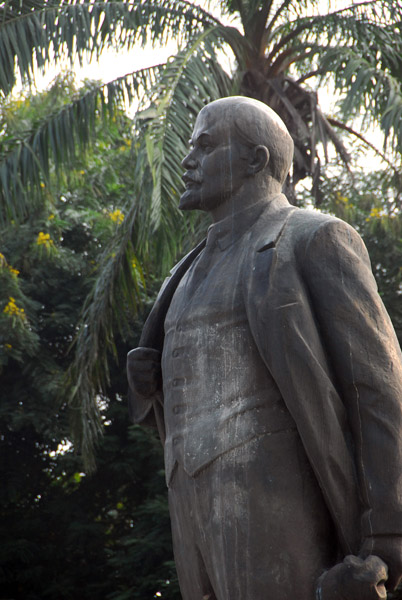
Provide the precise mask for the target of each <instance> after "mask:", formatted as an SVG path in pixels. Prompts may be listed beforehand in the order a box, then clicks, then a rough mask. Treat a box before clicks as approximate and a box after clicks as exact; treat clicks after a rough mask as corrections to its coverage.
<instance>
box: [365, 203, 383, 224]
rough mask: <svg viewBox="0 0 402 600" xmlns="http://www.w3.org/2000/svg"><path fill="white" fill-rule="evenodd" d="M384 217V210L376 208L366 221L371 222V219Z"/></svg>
mask: <svg viewBox="0 0 402 600" xmlns="http://www.w3.org/2000/svg"><path fill="white" fill-rule="evenodd" d="M382 216H383V213H382V210H381V208H378V207H377V206H374V207H373V208H372V209H371V211H370V214H369V216H368V217H366V221H367V222H368V221H370V220H371V219H381V217H382Z"/></svg>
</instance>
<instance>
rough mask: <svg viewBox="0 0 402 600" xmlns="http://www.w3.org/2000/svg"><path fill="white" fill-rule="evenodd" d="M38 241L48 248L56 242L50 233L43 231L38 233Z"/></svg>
mask: <svg viewBox="0 0 402 600" xmlns="http://www.w3.org/2000/svg"><path fill="white" fill-rule="evenodd" d="M36 243H37V245H38V246H41V245H43V246H46V248H50V247H51V246H53V244H54V242H53V240H52V239H51V238H50V234H49V233H43V231H40V232H39V233H38V237H37V238H36Z"/></svg>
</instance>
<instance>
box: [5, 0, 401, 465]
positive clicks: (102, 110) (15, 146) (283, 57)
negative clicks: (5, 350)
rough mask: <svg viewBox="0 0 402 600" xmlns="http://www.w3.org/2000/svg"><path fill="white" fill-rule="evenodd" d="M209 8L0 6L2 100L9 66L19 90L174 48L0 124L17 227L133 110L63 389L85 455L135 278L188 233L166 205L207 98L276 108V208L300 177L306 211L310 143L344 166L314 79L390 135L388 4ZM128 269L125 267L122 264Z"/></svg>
mask: <svg viewBox="0 0 402 600" xmlns="http://www.w3.org/2000/svg"><path fill="white" fill-rule="evenodd" d="M217 6H218V7H219V9H220V15H219V17H216V16H215V15H214V14H212V12H211V11H210V10H209V9H208V10H206V9H204V8H202V7H201V6H199V5H198V4H193V3H192V2H189V1H187V0H175V1H171V0H122V1H113V2H111V1H108V0H91V1H89V2H86V1H81V0H29V2H20V1H19V0H7V1H6V2H3V3H2V4H1V5H0V61H1V64H2V67H3V69H2V72H1V74H0V88H1V90H2V93H3V95H4V97H6V96H7V95H8V94H9V93H10V91H11V90H12V89H13V86H14V84H15V81H16V73H17V72H18V74H19V76H20V77H21V78H22V80H23V81H28V82H29V81H32V80H33V78H34V74H35V68H46V67H47V66H48V64H49V63H50V62H52V63H58V62H59V61H60V60H61V58H62V56H64V55H67V57H68V58H69V59H70V60H71V61H74V60H84V59H85V58H86V57H88V56H89V57H90V58H91V57H96V56H98V55H99V54H100V53H101V52H102V50H103V49H104V48H107V47H110V46H114V47H118V48H122V51H124V48H131V47H133V46H135V45H142V46H143V45H145V44H147V43H150V44H152V45H154V46H158V45H159V44H160V45H163V44H164V43H165V42H166V40H167V39H171V38H175V39H177V41H178V52H177V54H176V55H175V56H174V57H171V58H170V59H169V60H168V61H167V62H166V63H165V64H160V65H155V66H153V67H149V68H146V69H141V70H138V71H135V72H133V73H131V74H129V75H127V76H125V77H122V78H120V79H119V80H116V81H114V82H110V83H108V84H93V85H91V86H86V87H85V88H84V89H83V90H75V93H74V94H72V95H71V94H70V95H68V102H64V100H62V99H61V98H59V100H58V101H57V102H55V103H54V105H51V104H50V102H49V103H48V110H46V111H45V110H43V111H42V112H41V111H39V110H38V112H37V113H36V116H35V119H33V120H31V121H29V120H28V121H27V123H26V126H25V125H23V124H22V126H19V128H15V129H13V130H10V129H7V126H5V125H4V120H3V125H2V127H1V129H0V130H1V131H2V132H3V133H4V136H3V141H2V143H1V144H0V220H1V221H2V222H3V223H4V224H5V223H10V222H11V221H12V220H14V221H15V222H16V223H17V222H18V223H22V224H24V223H26V222H27V221H28V220H29V219H30V215H31V214H32V211H33V210H35V211H40V210H41V206H43V203H46V202H49V201H50V198H48V195H49V194H50V195H51V194H52V185H54V183H53V181H57V179H56V178H55V177H54V173H56V175H57V176H58V177H59V179H60V178H61V179H63V170H64V169H66V168H67V167H66V166H68V168H72V167H73V166H74V164H75V161H76V160H77V156H78V154H77V153H80V152H81V151H82V149H83V148H89V145H90V143H91V144H92V143H94V139H95V137H94V135H95V134H96V128H97V125H96V123H97V116H101V117H102V119H103V120H104V123H105V127H109V126H111V125H110V124H111V123H113V119H114V115H115V112H114V111H115V109H116V106H119V105H121V102H122V100H123V99H124V98H128V99H129V100H131V99H135V100H136V101H137V102H138V112H137V115H136V119H135V122H134V128H133V130H132V145H131V152H132V155H131V158H132V169H133V170H134V172H135V176H134V177H133V179H132V188H131V190H130V192H129V193H130V194H131V196H130V197H131V198H132V199H133V200H132V201H131V202H130V203H128V205H127V208H126V209H125V210H123V207H121V208H120V210H122V211H123V212H124V214H125V219H124V222H123V223H122V224H121V226H119V227H118V228H117V229H116V235H115V237H114V238H113V240H110V243H109V245H108V247H107V249H106V248H105V252H104V254H103V255H102V257H101V258H100V260H99V267H98V269H97V270H96V273H95V274H94V277H93V278H92V282H93V285H92V287H91V288H90V289H89V290H88V294H87V296H86V300H85V302H84V303H83V304H84V310H83V315H82V319H81V323H80V326H79V327H78V329H77V330H76V332H75V333H76V336H75V345H74V352H75V355H74V356H75V358H74V361H73V363H72V364H71V365H70V368H69V370H68V381H67V383H66V386H67V389H68V391H69V394H70V398H69V401H70V403H71V406H72V407H73V414H74V419H73V422H74V430H75V433H76V440H77V443H78V441H80V443H81V445H82V447H83V449H84V453H85V456H86V457H87V458H88V460H89V461H91V460H92V461H93V443H94V440H96V438H97V436H98V434H99V432H100V431H101V429H102V425H101V421H100V420H99V411H98V409H97V405H96V396H97V394H102V393H103V394H104V393H105V389H106V387H107V385H108V369H109V356H110V355H113V353H114V352H115V348H114V345H115V338H114V336H115V331H120V334H121V332H122V330H124V328H125V326H126V314H127V313H129V312H130V311H133V312H135V311H136V310H137V308H138V305H139V304H140V302H141V298H142V295H143V291H144V290H143V280H142V274H144V273H145V279H147V277H148V275H149V273H150V268H151V267H152V269H153V270H154V274H155V276H156V277H159V276H161V275H164V274H166V271H167V269H168V266H171V264H172V263H173V262H174V260H175V258H177V256H178V255H180V254H181V253H182V252H183V251H185V249H186V247H190V246H192V245H193V242H194V241H195V240H197V239H198V237H199V234H198V231H199V230H198V228H197V223H194V222H189V221H187V220H184V219H183V218H182V217H181V216H180V215H179V214H178V210H177V200H178V196H179V193H180V189H181V185H182V184H181V179H180V173H181V167H180V160H181V158H182V157H183V156H184V155H185V153H186V147H187V140H188V138H189V135H190V131H191V127H192V124H193V122H194V119H195V116H196V114H197V112H198V111H199V109H200V108H201V107H202V106H203V105H204V104H205V103H206V102H208V101H210V100H213V99H215V98H218V97H221V96H226V95H231V94H235V93H240V94H247V95H250V96H253V97H255V98H258V99H260V100H262V101H264V102H266V103H268V104H269V105H270V106H271V107H272V108H274V109H275V110H276V111H277V112H279V114H280V115H281V116H282V118H283V119H284V121H285V123H286V124H287V126H288V128H289V130H290V132H291V134H292V136H293V138H294V141H295V148H296V151H295V162H294V168H293V179H292V180H289V181H288V183H287V193H288V195H289V197H290V200H291V201H292V202H296V198H295V195H294V185H295V184H296V183H297V182H298V181H299V180H301V179H303V178H304V177H306V176H307V175H310V176H311V177H312V181H313V192H314V194H315V198H316V202H319V201H321V200H322V197H321V195H320V191H319V187H320V186H319V183H320V178H321V176H320V165H321V159H320V156H319V151H318V148H319V147H320V144H321V145H322V146H323V148H324V154H326V146H327V143H328V142H331V143H333V144H334V145H335V148H336V150H337V152H338V154H339V156H340V157H341V159H342V160H343V161H344V162H347V161H348V153H347V152H346V150H345V148H344V146H343V143H342V140H341V139H340V138H339V137H338V136H337V135H336V133H335V130H334V126H337V127H339V126H340V127H341V128H342V127H344V126H345V125H344V124H342V122H340V121H339V120H336V119H329V118H326V117H325V116H324V115H323V114H322V112H321V111H320V109H319V106H318V103H317V96H316V92H315V90H314V89H313V88H312V87H308V82H309V81H310V82H311V81H313V82H314V76H317V75H318V76H321V77H324V76H325V74H326V73H328V72H330V73H334V74H335V76H336V77H335V81H336V83H337V85H339V86H340V87H341V89H342V90H344V91H345V93H346V100H345V102H346V104H345V107H347V106H348V104H347V103H348V102H349V105H350V100H351V99H353V110H354V114H357V113H358V110H359V107H361V106H363V107H364V108H365V109H366V110H368V111H371V114H373V116H374V118H376V119H378V118H380V117H381V119H382V121H381V122H382V125H383V127H384V129H385V131H386V133H390V132H393V134H394V135H395V136H396V137H398V136H399V135H400V131H399V122H400V119H399V115H400V112H399V108H398V107H400V106H401V98H402V94H401V88H400V80H398V79H397V76H398V73H399V69H400V64H399V58H398V57H400V56H401V45H402V42H401V36H400V29H399V27H400V22H401V16H402V6H401V4H400V2H399V1H398V2H395V1H394V0H384V1H383V2H381V3H378V2H375V1H374V0H373V1H370V0H368V1H365V2H357V3H353V4H352V6H350V7H348V8H346V9H343V10H340V11H336V10H335V11H332V12H330V13H328V14H325V15H320V14H318V12H317V10H316V8H317V6H318V2H317V1H316V0H311V1H309V2H307V0H272V1H271V0H270V1H268V2H267V1H266V0H221V1H220V2H219V3H217ZM370 40H372V41H371V42H370ZM354 48H358V51H359V52H362V51H363V50H364V55H363V56H364V58H365V60H366V61H367V64H369V65H370V71H369V73H370V77H368V76H366V75H364V73H365V70H364V64H363V63H362V65H361V68H360V67H359V69H358V71H356V76H355V74H354V71H355V69H356V68H357V67H356V60H357V59H356V56H357V55H356V53H354ZM224 52H226V54H227V55H228V56H234V60H235V63H234V68H233V69H232V72H231V73H230V74H228V73H227V72H226V71H225V69H224V68H223V66H222V64H223V63H222V53H224ZM72 64H73V63H72ZM376 77H377V79H376ZM373 82H374V83H373ZM378 82H380V83H378ZM377 83H378V85H377ZM390 91H392V94H390ZM368 98H370V102H368V100H367V99H368ZM31 101H32V102H33V98H31ZM4 102H5V104H4V106H5V107H6V108H7V102H6V101H4ZM390 103H391V104H390ZM391 137H392V135H391ZM398 139H399V138H398ZM64 177H65V175H64ZM43 233H44V234H46V231H43ZM38 234H39V232H38ZM44 241H45V240H44ZM43 250H44V251H48V252H49V253H50V251H51V250H52V251H53V250H54V251H56V250H57V244H55V247H54V248H52V247H50V246H49V245H47V244H46V243H44V244H42V251H43ZM133 260H134V262H135V264H136V265H137V266H138V269H133V268H132V265H133ZM10 297H13V298H15V296H13V295H12V294H11V295H10ZM16 305H17V306H18V303H17V304H16ZM32 343H33V340H32Z"/></svg>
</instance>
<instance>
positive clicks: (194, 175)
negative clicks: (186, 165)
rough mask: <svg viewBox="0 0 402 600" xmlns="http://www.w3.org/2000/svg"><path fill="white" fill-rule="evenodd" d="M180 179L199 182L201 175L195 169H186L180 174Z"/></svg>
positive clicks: (186, 181) (187, 181)
mask: <svg viewBox="0 0 402 600" xmlns="http://www.w3.org/2000/svg"><path fill="white" fill-rule="evenodd" d="M182 180H183V181H184V183H201V182H202V177H201V174H200V173H198V172H197V171H186V172H185V173H184V175H183V176H182Z"/></svg>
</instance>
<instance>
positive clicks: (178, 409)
mask: <svg viewBox="0 0 402 600" xmlns="http://www.w3.org/2000/svg"><path fill="white" fill-rule="evenodd" d="M179 412H180V406H174V407H173V413H174V414H175V415H178V414H179Z"/></svg>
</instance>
